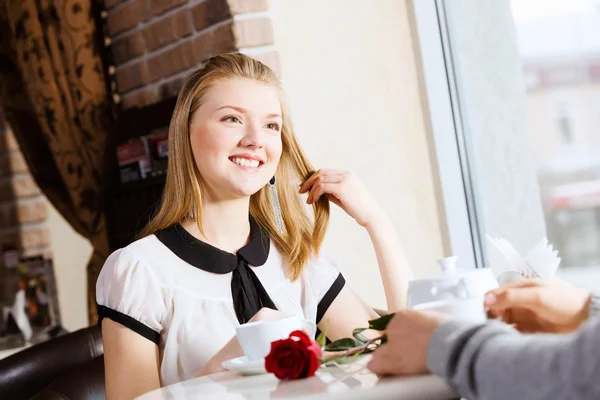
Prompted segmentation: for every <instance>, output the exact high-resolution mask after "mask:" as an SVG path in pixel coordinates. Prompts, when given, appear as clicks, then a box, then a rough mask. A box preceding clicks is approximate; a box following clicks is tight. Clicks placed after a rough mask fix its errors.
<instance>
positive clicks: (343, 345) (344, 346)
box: [325, 338, 363, 351]
mask: <svg viewBox="0 0 600 400" xmlns="http://www.w3.org/2000/svg"><path fill="white" fill-rule="evenodd" d="M362 344H363V343H362V342H360V341H358V340H356V339H354V338H343V339H339V340H336V341H335V342H331V343H329V344H328V345H327V346H325V351H343V350H349V349H353V348H355V347H358V346H361V345H362Z"/></svg>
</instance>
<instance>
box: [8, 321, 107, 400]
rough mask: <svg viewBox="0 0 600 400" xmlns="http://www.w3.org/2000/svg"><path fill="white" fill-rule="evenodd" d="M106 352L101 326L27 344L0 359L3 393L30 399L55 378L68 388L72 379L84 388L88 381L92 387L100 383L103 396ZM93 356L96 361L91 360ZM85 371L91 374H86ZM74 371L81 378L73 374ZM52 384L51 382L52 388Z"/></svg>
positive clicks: (61, 386)
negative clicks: (22, 348) (33, 344)
mask: <svg viewBox="0 0 600 400" xmlns="http://www.w3.org/2000/svg"><path fill="white" fill-rule="evenodd" d="M103 354H104V347H103V345H102V334H101V330H100V328H99V327H98V326H93V327H89V328H84V329H81V330H78V331H76V332H73V333H70V334H67V335H63V336H60V337H58V338H55V339H52V340H48V341H46V342H43V343H40V344H37V345H35V346H32V347H30V348H27V349H25V350H23V351H20V352H18V353H16V354H13V355H12V356H10V357H7V358H5V359H3V360H0V393H1V394H2V396H1V397H2V398H3V399H28V398H31V397H33V396H35V395H36V394H39V392H40V391H42V390H43V389H44V388H46V387H48V385H50V384H51V383H53V382H55V381H56V382H55V385H56V386H54V388H55V389H61V388H65V385H67V384H68V381H71V384H72V385H73V390H75V388H84V387H86V385H87V386H88V387H89V388H99V387H101V392H102V393H101V396H102V397H101V398H103V397H104V365H103V358H102V357H101V356H102V355H103ZM92 360H94V362H92V363H90V362H91V361H92ZM94 368H95V369H94ZM85 371H87V372H88V375H85V373H84V372H85ZM91 371H93V372H91ZM75 375H77V376H79V377H80V378H79V379H75V378H70V376H73V377H74V376H75ZM63 376H64V377H65V378H63V379H62V380H61V379H58V378H61V377H63ZM52 387H53V386H52V385H51V386H50V387H49V389H51V388H52ZM98 390H99V389H98ZM48 398H51V397H48ZM67 398H68V397H67ZM74 398H78V399H86V398H90V399H93V398H95V397H74ZM36 399H39V397H36ZM63 400H64V397H63Z"/></svg>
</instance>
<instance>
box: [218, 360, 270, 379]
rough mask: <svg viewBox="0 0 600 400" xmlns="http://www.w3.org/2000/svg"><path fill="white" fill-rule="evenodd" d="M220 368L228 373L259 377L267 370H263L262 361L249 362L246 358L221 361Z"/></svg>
mask: <svg viewBox="0 0 600 400" xmlns="http://www.w3.org/2000/svg"><path fill="white" fill-rule="evenodd" d="M221 366H222V367H223V368H225V369H227V370H229V371H234V372H239V373H241V374H244V375H260V374H266V373H267V370H265V360H264V359H262V360H256V361H250V360H249V359H248V357H246V356H242V357H238V358H234V359H231V360H227V361H223V362H222V363H221Z"/></svg>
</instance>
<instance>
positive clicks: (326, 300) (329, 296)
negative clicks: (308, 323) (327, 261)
mask: <svg viewBox="0 0 600 400" xmlns="http://www.w3.org/2000/svg"><path fill="white" fill-rule="evenodd" d="M345 284H346V280H345V279H344V276H343V275H342V274H341V273H340V274H339V275H338V277H337V278H336V279H335V281H334V282H333V284H332V285H331V287H330V288H329V290H328V291H327V293H325V296H323V298H322V299H321V301H320V302H319V305H318V306H317V324H318V323H319V322H321V319H322V318H323V316H324V315H325V313H326V312H327V310H328V309H329V306H330V305H331V303H333V301H334V300H335V298H336V297H337V296H338V294H340V292H341V291H342V288H343V287H344V285H345Z"/></svg>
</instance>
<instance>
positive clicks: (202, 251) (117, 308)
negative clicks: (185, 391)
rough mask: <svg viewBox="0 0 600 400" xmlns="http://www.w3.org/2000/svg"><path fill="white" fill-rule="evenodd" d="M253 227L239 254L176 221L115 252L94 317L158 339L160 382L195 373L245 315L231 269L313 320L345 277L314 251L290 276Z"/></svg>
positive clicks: (106, 266) (102, 279)
mask: <svg viewBox="0 0 600 400" xmlns="http://www.w3.org/2000/svg"><path fill="white" fill-rule="evenodd" d="M257 230H258V231H260V228H259V227H258V225H257V224H256V223H255V222H254V221H253V220H252V219H251V232H252V233H251V237H250V240H249V243H248V244H247V245H246V246H245V247H243V248H242V249H240V250H239V251H238V255H233V254H230V253H227V252H224V251H222V250H220V249H217V248H215V247H212V246H210V245H209V244H206V243H204V242H201V241H199V240H196V239H194V238H193V237H192V236H191V235H190V234H189V233H187V231H185V230H184V229H183V228H182V227H181V226H180V225H176V226H175V227H173V228H169V229H168V230H165V231H161V232H159V233H157V234H155V235H150V236H148V237H145V238H143V239H140V240H138V241H135V242H133V243H131V244H130V245H129V246H127V247H125V248H123V249H119V250H117V251H115V252H114V253H112V254H111V255H110V256H109V258H108V259H107V260H106V263H105V264H104V267H103V268H102V271H101V272H100V276H99V278H98V281H97V283H96V300H97V303H98V315H99V317H100V323H102V319H103V318H110V319H111V320H113V321H115V322H118V323H120V324H122V325H124V326H126V327H128V328H130V329H132V330H133V331H135V332H137V333H138V334H140V335H142V336H144V337H145V338H147V339H148V340H151V341H153V342H154V343H156V344H157V345H158V346H159V351H160V376H161V381H162V385H169V384H172V383H175V382H179V381H182V380H186V379H190V378H193V377H195V376H196V375H197V374H198V372H199V371H200V369H201V368H202V367H203V366H204V365H205V364H206V363H207V362H208V360H210V358H212V357H213V356H214V355H215V354H216V353H217V352H218V351H219V350H220V349H221V348H222V347H223V346H224V345H225V344H226V343H227V342H228V341H229V340H230V339H231V338H232V337H233V336H234V335H235V327H236V326H239V325H240V323H243V322H245V321H247V319H248V318H247V317H244V316H243V315H241V314H242V313H241V311H237V310H236V307H235V306H234V302H233V298H232V296H234V294H233V292H236V289H235V288H233V286H235V285H234V284H233V281H232V277H234V275H235V273H236V272H235V271H232V269H234V270H235V269H236V268H246V269H248V270H251V272H250V275H252V274H254V276H255V277H257V278H258V280H259V281H260V283H257V285H258V286H259V292H260V290H261V289H262V288H263V287H264V290H266V293H267V300H272V303H273V305H274V306H275V307H276V308H277V309H278V310H280V311H282V312H285V313H288V314H294V315H297V316H299V317H301V318H305V319H308V320H311V321H314V322H315V323H318V322H319V321H320V319H321V318H322V317H323V315H324V314H325V312H326V311H327V309H328V308H329V306H330V305H331V303H332V302H333V300H334V299H335V298H336V296H337V295H338V294H339V292H340V291H341V290H342V288H343V286H344V284H345V281H344V278H343V276H342V275H341V274H340V273H339V271H338V269H337V268H336V267H334V266H333V265H332V264H331V263H329V262H327V261H326V260H325V259H324V258H322V257H319V258H317V259H313V260H311V261H310V262H309V263H308V264H307V265H306V266H305V268H304V270H303V272H302V275H301V277H300V278H299V279H297V280H296V281H295V282H291V281H290V280H289V279H287V278H286V277H285V272H286V263H285V262H284V261H283V259H282V257H281V255H280V253H279V251H278V250H277V248H276V247H275V246H274V245H273V244H271V243H270V241H269V240H268V238H266V240H265V236H264V235H263V234H262V232H258V233H260V234H258V233H257ZM164 232H166V233H168V235H167V234H166V233H165V235H163V236H161V233H164ZM261 249H262V250H261ZM252 253H253V254H254V255H252ZM240 254H250V255H249V256H248V257H247V260H246V261H247V262H246V263H245V267H244V266H241V267H238V266H237V265H239V263H236V260H238V261H239V260H241V259H242V257H241V256H239V255H240ZM248 258H249V259H250V260H248ZM254 260H258V262H257V261H254ZM261 261H262V262H264V264H262V265H260V266H256V265H255V264H260V262H261ZM250 263H251V264H250ZM249 264H250V265H249ZM245 274H246V276H248V275H247V274H248V273H247V272H245ZM233 280H235V279H233ZM250 281H252V280H250ZM245 282H248V281H247V280H246V281H245ZM232 288H233V289H232ZM245 290H246V292H247V291H248V288H245ZM253 290H254V289H253ZM241 292H242V291H240V293H241ZM234 297H235V296H234ZM268 298H270V299H268ZM237 301H238V302H241V301H242V300H241V299H240V298H238V299H237ZM261 304H264V302H261ZM248 312H250V311H246V314H248ZM252 312H253V311H252ZM248 315H249V314H248Z"/></svg>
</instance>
